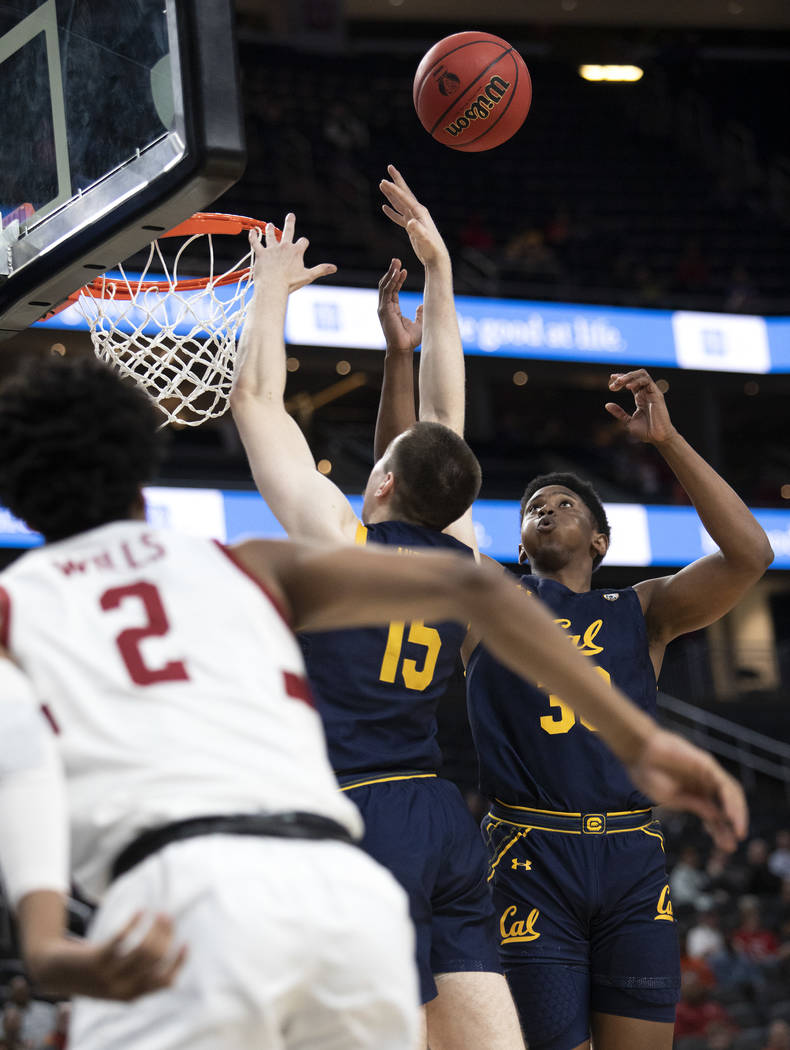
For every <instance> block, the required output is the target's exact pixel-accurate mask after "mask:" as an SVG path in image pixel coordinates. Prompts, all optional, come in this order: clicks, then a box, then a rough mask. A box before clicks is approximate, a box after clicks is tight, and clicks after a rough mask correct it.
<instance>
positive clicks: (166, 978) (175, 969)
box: [158, 945, 189, 988]
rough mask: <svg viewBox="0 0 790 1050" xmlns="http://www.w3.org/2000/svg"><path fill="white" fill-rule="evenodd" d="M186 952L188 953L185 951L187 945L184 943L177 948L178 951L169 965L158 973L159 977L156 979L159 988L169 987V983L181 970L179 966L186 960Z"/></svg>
mask: <svg viewBox="0 0 790 1050" xmlns="http://www.w3.org/2000/svg"><path fill="white" fill-rule="evenodd" d="M188 954H189V953H188V951H187V946H186V945H182V947H181V948H179V950H178V952H177V953H176V956H175V958H174V959H173V961H172V962H171V963H170V965H169V966H167V967H166V968H165V969H164V970H162V971H161V973H160V974H159V979H158V987H159V988H169V987H170V985H171V984H172V983H173V981H174V980H175V979H176V977H177V976H178V974H179V972H180V970H181V967H182V966H183V965H184V963H185V962H186V958H187V955H188Z"/></svg>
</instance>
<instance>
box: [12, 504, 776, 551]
mask: <svg viewBox="0 0 790 1050" xmlns="http://www.w3.org/2000/svg"><path fill="white" fill-rule="evenodd" d="M145 497H146V504H147V508H148V520H149V521H150V522H151V523H152V524H154V525H156V526H158V527H160V528H171V529H175V530H177V531H179V532H185V533H189V534H190V535H196V536H205V537H207V538H212V539H218V540H220V541H221V542H223V543H234V542H236V541H237V540H241V539H244V538H249V537H251V536H261V537H265V538H268V539H282V538H283V537H284V536H285V533H284V531H283V529H282V528H281V527H280V525H279V523H278V522H277V520H276V519H275V517H274V515H273V514H272V512H271V511H270V510H269V508H268V507H267V505H266V504H265V503H264V501H263V500H262V499H261V497H260V496H259V495H258V493H257V492H248V491H235V490H226V491H220V490H219V489H189V488H162V487H156V486H152V487H151V488H148V489H146V490H145ZM349 500H350V502H351V505H352V506H353V508H354V511H355V512H356V513H357V514H360V513H361V511H362V497H361V496H349ZM605 506H606V512H607V514H608V516H609V521H610V523H611V526H612V544H611V547H610V549H609V553H608V555H607V557H606V564H607V565H618V566H619V565H634V566H650V565H654V566H677V565H687V564H688V563H689V562H691V561H694V560H695V558H700V557H702V556H703V555H704V554H710V553H711V552H712V551H714V550H716V547H715V545H714V544H713V541H712V540H711V539H710V537H709V536H708V535H707V533H706V532H705V530H704V529H703V527H702V524H701V523H700V520H699V518H698V517H697V515H696V513H695V511H694V510H693V509H692V508H691V507H668V506H645V505H643V504H638V503H607V504H606V505H605ZM754 514H755V517H756V518H757V520H758V521H759V522H760V524H761V525H762V526H763V528H764V529H765V531H766V532H767V534H768V538H769V540H770V542H771V545H772V547H773V549H774V553H775V555H776V558H775V561H774V563H773V565H772V566H771V568H773V569H790V510H782V509H757V510H754ZM474 523H475V530H476V532H477V541H478V544H479V546H480V550H481V552H482V553H483V554H487V555H488V556H489V557H491V558H495V559H496V560H497V561H503V562H516V561H518V545H519V504H518V501H517V500H478V502H477V503H476V504H475V508H474ZM40 543H41V537H40V536H39V535H38V534H37V533H34V532H31V531H30V530H29V529H27V528H26V527H25V526H24V525H23V524H22V522H20V521H18V520H17V519H16V518H14V517H12V515H11V514H9V513H8V511H6V510H4V509H3V508H0V547H5V548H26V547H35V546H38V545H39V544H40Z"/></svg>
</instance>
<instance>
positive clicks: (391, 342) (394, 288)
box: [378, 259, 422, 354]
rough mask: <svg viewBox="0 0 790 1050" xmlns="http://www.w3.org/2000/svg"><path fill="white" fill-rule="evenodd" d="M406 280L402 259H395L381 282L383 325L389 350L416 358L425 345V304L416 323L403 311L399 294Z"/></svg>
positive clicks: (380, 316) (379, 311) (380, 311)
mask: <svg viewBox="0 0 790 1050" xmlns="http://www.w3.org/2000/svg"><path fill="white" fill-rule="evenodd" d="M405 280H406V270H404V269H403V268H402V266H401V261H400V259H393V260H392V262H391V263H390V266H389V269H388V270H387V272H386V273H385V274H384V276H383V277H382V278H381V280H380V281H379V304H378V315H379V324H380V325H381V329H382V331H383V332H384V338H385V339H386V341H387V349H388V350H394V351H395V352H396V353H402V354H412V353H413V352H414V351H415V350H416V349H417V347H418V346H419V345H420V343H421V342H422V304H420V305H419V306H418V307H417V316H416V317H415V319H414V320H413V321H412V320H410V318H408V317H404V316H403V314H402V313H401V310H400V297H399V292H400V290H401V288H402V287H403V282H404V281H405Z"/></svg>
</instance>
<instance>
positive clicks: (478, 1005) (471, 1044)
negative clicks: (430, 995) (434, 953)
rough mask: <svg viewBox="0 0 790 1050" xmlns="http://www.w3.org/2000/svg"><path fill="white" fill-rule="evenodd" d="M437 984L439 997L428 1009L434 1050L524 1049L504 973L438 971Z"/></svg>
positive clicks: (431, 1048)
mask: <svg viewBox="0 0 790 1050" xmlns="http://www.w3.org/2000/svg"><path fill="white" fill-rule="evenodd" d="M436 985H437V989H438V992H437V995H436V998H435V999H433V1000H432V1001H431V1002H430V1003H428V1004H427V1006H426V1008H425V1010H426V1016H427V1027H428V1044H429V1046H430V1050H480V1048H481V1047H486V1048H487V1050H524V1038H523V1036H522V1034H521V1026H520V1024H519V1020H518V1014H517V1013H516V1008H515V1005H514V1003H513V998H512V996H511V994H510V989H509V988H508V985H507V981H506V980H505V978H504V976H503V975H502V974H499V973H473V972H465V973H447V974H438V975H437V976H436Z"/></svg>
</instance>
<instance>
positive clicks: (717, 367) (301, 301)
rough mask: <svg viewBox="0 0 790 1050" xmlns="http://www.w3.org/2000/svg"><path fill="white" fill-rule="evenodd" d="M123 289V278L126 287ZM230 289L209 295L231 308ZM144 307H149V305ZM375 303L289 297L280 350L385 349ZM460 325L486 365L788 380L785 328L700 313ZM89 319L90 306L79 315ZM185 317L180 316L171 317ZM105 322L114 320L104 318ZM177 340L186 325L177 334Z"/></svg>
mask: <svg viewBox="0 0 790 1050" xmlns="http://www.w3.org/2000/svg"><path fill="white" fill-rule="evenodd" d="M130 279H131V278H130ZM234 292H235V286H228V287H226V288H217V289H215V290H214V293H213V294H214V295H215V296H216V298H217V299H219V300H223V301H224V300H226V299H229V298H230V297H231V296H232V295H233V294H234ZM150 298H152V297H149V300H147V301H150ZM168 298H169V297H168V296H167V295H163V296H161V297H160V299H161V302H160V304H159V306H158V307H157V309H156V322H155V323H154V324H153V326H152V325H150V324H149V325H148V327H147V328H146V331H148V330H155V329H156V328H157V327H158V326H161V325H162V324H165V323H172V322H173V321H174V319H175V318H176V317H177V316H179V314H178V312H177V311H176V310H175V308H174V304H173V302H169V301H168ZM420 300H421V296H419V295H418V294H416V293H414V292H404V293H403V294H402V295H401V306H402V309H403V312H404V313H406V314H409V315H411V316H413V315H414V312H415V310H416V309H417V305H418V304H419V302H420ZM376 301H377V293H376V292H375V291H374V290H372V289H366V288H342V287H334V286H329V285H316V286H312V285H311V286H309V287H307V288H302V289H300V290H299V291H298V292H295V293H294V294H293V295H292V296H291V299H290V301H289V307H288V315H287V318H286V327H285V334H286V340H287V342H288V343H289V344H291V345H297V346H318V347H322V346H326V347H336V348H340V349H346V348H349V349H350V348H361V349H383V347H384V340H383V337H382V334H381V329H380V327H379V323H378V319H377V317H376ZM456 308H457V312H458V322H459V326H460V330H461V337H462V339H463V344H464V350H465V352H466V353H467V354H473V355H478V356H486V357H508V358H535V359H541V360H552V361H586V362H596V363H602V364H608V365H611V366H613V367H614V368H626V367H634V366H638V365H644V366H649V367H656V366H658V367H665V368H667V367H670V368H687V369H702V370H705V371H717V372H743V373H758V374H762V373H768V372H790V318H787V317H770V318H765V317H757V316H747V315H739V314H715V313H699V312H694V311H688V310H677V311H669V310H642V309H628V308H625V307H615V306H611V307H607V306H587V305H580V304H574V303H546V302H528V301H522V300H515V299H484V298H475V297H473V296H465V295H460V296H458V297H457V298H456ZM87 309H90V306H88V307H87ZM112 309H113V310H115V311H116V312H117V314H118V315H119V316H120V314H121V312H122V311H125V312H126V320H125V322H123V323H122V325H121V327H122V328H124V329H125V330H127V331H129V330H131V328H133V327H134V326H136V325H139V324H140V323H141V320H142V314H141V312H140V311H139V310H136V309H134V308H132V309H131V310H130V308H129V305H128V304H118V306H117V307H113V308H112ZM179 310H180V313H181V314H183V313H184V311H183V306H182V307H180V308H179ZM109 312H110V313H112V310H110V311H109ZM187 312H188V313H189V315H190V316H189V324H190V325H191V324H192V323H193V322H194V318H195V317H198V318H200V317H203V316H208V314H209V312H210V297H209V296H207V295H206V294H205V293H203V292H196V293H194V296H193V301H192V302H191V303H190V310H189V311H187ZM36 327H40V328H52V329H58V330H64V329H80V330H84V329H87V327H88V325H87V322H86V320H85V318H84V317H83V316H82V314H81V312H80V310H79V308H78V307H77V306H70V307H68V308H67V309H65V310H63V311H61V312H60V313H59V314H56V315H55V316H54V317H52V318H50V319H49V320H48V321H39V322H38V323H37V326H36ZM182 329H183V331H184V332H185V331H186V330H187V326H186V325H179V324H177V325H176V326H175V330H176V331H177V332H180V333H182V334H183V332H182Z"/></svg>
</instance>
